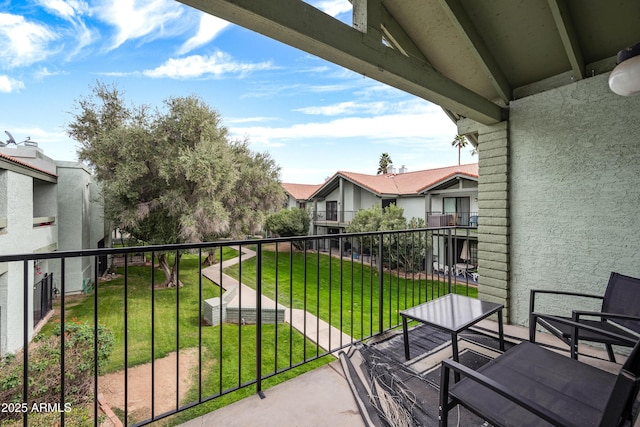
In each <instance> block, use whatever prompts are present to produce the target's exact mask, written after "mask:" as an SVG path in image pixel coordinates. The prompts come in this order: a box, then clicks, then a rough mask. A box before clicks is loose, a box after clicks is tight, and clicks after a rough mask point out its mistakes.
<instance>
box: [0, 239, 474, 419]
mask: <svg viewBox="0 0 640 427" xmlns="http://www.w3.org/2000/svg"><path fill="white" fill-rule="evenodd" d="M456 231H457V233H456ZM468 231H469V230H468V229H462V232H466V233H467V239H469V237H468V234H469V233H468ZM462 232H461V231H460V230H456V229H455V228H441V229H438V230H437V232H435V230H432V229H420V230H404V231H389V232H376V233H352V234H339V235H323V236H304V237H295V238H273V239H259V240H238V241H224V242H211V243H200V244H182V245H162V246H146V247H140V246H137V247H129V248H119V249H117V248H111V249H96V250H85V251H67V252H54V253H45V254H40V253H38V254H23V255H4V256H0V262H7V263H18V264H22V265H23V268H22V269H15V268H13V269H10V271H11V272H15V271H20V270H21V271H22V276H21V277H15V276H14V277H8V280H9V281H10V286H11V284H13V283H15V285H16V286H18V283H20V282H21V283H22V287H23V289H24V295H23V301H22V302H23V308H24V311H25V314H24V318H23V319H22V325H29V322H28V315H29V314H28V313H27V312H28V309H29V307H30V304H31V302H32V301H33V299H34V294H33V293H32V292H31V290H32V289H33V286H32V285H30V282H31V281H32V278H31V277H30V276H29V272H30V271H31V270H32V264H33V262H34V261H37V262H40V263H41V265H46V266H48V269H50V270H57V271H60V276H59V283H58V284H57V285H58V287H59V290H60V297H59V300H58V301H56V304H55V305H56V314H57V317H56V318H55V319H54V320H53V322H55V323H56V324H59V331H64V332H61V333H59V334H56V333H55V331H54V332H53V333H52V332H48V334H49V335H51V338H47V332H43V333H42V334H41V335H43V337H41V338H39V339H38V341H39V343H41V342H43V340H45V339H52V340H54V342H55V343H57V344H55V345H54V347H56V346H57V348H58V349H62V351H61V352H59V353H60V354H59V355H58V356H57V357H55V358H53V360H54V362H52V363H53V365H51V366H50V367H49V369H55V370H56V372H58V374H57V378H58V380H57V382H56V384H53V385H51V384H50V385H49V386H53V387H55V390H57V392H56V393H57V394H56V396H57V397H56V398H55V400H54V401H52V400H51V397H48V398H47V399H48V400H47V401H46V402H42V400H41V399H43V398H42V397H41V391H42V390H41V387H39V385H38V379H37V375H38V372H39V371H38V369H41V361H39V360H37V357H39V356H38V354H39V353H38V350H37V349H36V348H32V346H31V345H28V344H29V341H30V339H31V331H30V330H29V328H28V326H24V334H23V342H24V344H25V345H24V348H23V351H22V352H21V353H19V354H18V355H17V357H16V359H17V360H19V361H20V363H22V368H23V369H22V377H21V378H20V381H16V382H17V385H16V393H17V397H16V399H17V400H16V401H18V402H22V404H24V406H21V407H24V408H32V407H33V405H34V404H37V405H38V404H40V403H45V404H49V405H51V404H55V405H56V406H53V408H58V409H60V408H63V409H69V411H67V410H59V411H57V412H55V414H53V416H54V417H55V419H54V421H53V422H55V423H60V424H61V425H64V424H65V421H67V422H69V424H71V419H72V418H74V417H86V416H87V415H86V409H85V408H89V413H90V415H89V417H88V419H89V421H87V422H88V423H89V424H91V425H99V424H100V423H101V420H102V419H103V418H104V417H105V415H104V413H108V411H107V412H104V413H103V410H104V408H103V404H104V403H105V402H104V401H106V403H108V404H109V406H111V407H112V408H118V409H119V411H117V412H118V414H119V418H120V420H121V421H122V422H123V423H124V425H146V424H149V423H151V422H153V421H156V420H159V419H162V418H165V417H167V416H170V415H174V414H175V415H178V416H181V415H183V414H182V413H183V412H185V411H188V410H189V409H191V408H193V407H195V406H200V405H216V404H217V403H216V402H217V401H218V400H220V399H221V398H222V397H224V396H226V395H230V394H232V393H234V392H237V391H240V390H241V389H246V388H248V387H250V388H251V389H252V390H254V391H255V392H256V393H262V391H263V387H264V381H265V380H267V379H270V378H273V377H277V376H278V375H279V374H281V373H283V372H286V371H290V370H293V369H297V370H305V369H312V368H313V367H315V366H318V364H322V363H324V362H325V361H327V357H328V358H329V359H330V358H331V357H332V356H329V355H331V354H333V353H335V352H336V351H337V350H340V349H342V348H345V347H348V346H350V345H352V344H353V343H356V342H359V341H362V340H365V339H367V338H369V337H372V336H375V335H378V334H381V333H383V332H385V331H388V330H390V329H393V328H396V327H398V326H400V325H401V318H400V314H399V312H400V311H401V310H402V309H404V308H408V307H412V306H415V305H417V304H420V303H422V302H424V301H427V300H430V299H433V298H437V297H438V296H441V295H443V294H447V293H451V292H455V293H462V294H466V295H471V296H475V295H477V290H476V288H474V286H473V282H472V281H470V280H466V281H465V280H461V279H460V278H458V279H457V280H456V277H454V275H453V274H452V272H453V266H454V265H455V263H456V261H457V260H456V259H455V254H454V253H455V250H454V247H455V245H456V243H455V241H456V239H458V241H459V239H460V237H459V236H460V235H461V234H462ZM327 239H333V240H337V245H336V247H331V246H329V247H328V249H327V252H321V251H318V250H315V249H314V248H317V247H320V246H321V245H320V243H321V242H322V241H325V240H327ZM141 254H142V255H141ZM134 256H135V257H139V256H143V259H144V262H140V259H136V261H137V262H136V263H135V264H136V265H132V264H133V263H132V262H131V261H132V258H133V257H134ZM79 257H91V258H93V261H94V262H93V264H94V265H95V266H96V268H95V269H94V273H93V277H92V279H93V282H94V284H95V286H94V288H93V292H92V293H91V294H90V295H87V296H83V297H81V298H79V297H75V296H74V297H73V298H74V300H73V305H71V304H69V301H70V300H69V298H71V297H70V296H69V295H67V292H68V291H69V290H70V289H72V288H73V287H74V286H75V285H74V284H73V283H71V282H69V283H68V282H67V279H66V277H67V274H66V271H68V270H69V269H70V268H71V266H72V265H73V261H74V260H76V259H77V258H79ZM104 257H108V258H109V259H114V258H117V259H119V261H118V263H119V266H117V267H114V268H115V271H111V273H110V274H109V275H108V276H105V277H99V276H98V267H97V266H98V265H99V262H98V260H99V259H104ZM44 260H46V262H44ZM176 260H177V261H176ZM211 260H215V261H216V263H215V264H212V265H209V264H208V262H209V261H211ZM434 260H437V261H438V263H443V264H445V265H448V266H449V269H448V271H449V273H448V274H443V273H442V272H438V271H436V270H434V269H433V268H432V265H433V263H434ZM165 261H166V262H167V265H168V266H175V275H174V276H173V277H174V278H175V279H176V282H177V283H178V284H179V286H175V287H172V288H166V287H162V284H163V283H164V282H165V276H164V274H163V269H161V268H159V267H160V264H161V263H163V262H165ZM47 277H52V276H47ZM218 285H221V287H222V288H221V287H220V286H218ZM7 321H8V322H12V321H15V322H17V321H18V319H7ZM18 323H19V322H18ZM83 323H86V324H87V325H89V328H90V330H91V331H93V334H92V337H93V338H92V342H91V348H90V351H89V352H88V353H86V354H85V355H84V356H83V357H84V358H83V360H82V363H83V364H89V366H90V369H89V370H88V371H83V372H84V373H79V374H78V375H81V374H82V375H88V376H89V378H87V381H88V383H87V384H88V385H87V384H85V385H87V390H88V392H87V393H86V395H83V396H77V395H74V389H75V388H77V386H76V385H73V386H72V385H71V383H72V378H71V377H70V376H69V370H70V369H74V368H76V366H75V365H76V364H75V363H74V362H72V360H73V359H72V357H75V353H72V352H73V351H76V352H77V349H76V350H73V349H72V348H69V345H68V343H71V342H75V341H73V340H74V335H73V331H72V330H71V329H72V328H70V326H74V327H76V325H80V324H83ZM325 325H329V326H330V327H325ZM8 327H11V325H9V326H8ZM103 327H106V328H107V329H110V330H111V331H112V333H113V337H112V338H111V340H112V341H113V342H114V344H113V350H112V351H110V352H108V351H107V349H108V348H109V346H108V343H107V344H105V342H103V341H102V340H103V339H104V338H102V337H103V334H104V332H103ZM55 340H57V341H55ZM106 341H108V340H106ZM105 353H109V354H107V355H106V356H105ZM172 354H173V355H174V358H175V363H173V364H171V365H170V367H169V368H167V365H166V364H165V360H164V358H165V357H166V356H167V355H172ZM186 359H188V360H190V361H191V365H190V366H189V368H185V367H183V365H182V364H181V363H180V361H181V360H182V361H184V360H186ZM145 363H148V364H150V365H151V366H150V370H148V372H149V374H148V376H147V377H143V378H139V377H137V378H136V377H134V376H132V375H133V369H134V367H136V366H138V365H140V364H145ZM161 363H162V368H160V364H161ZM36 364H39V365H38V366H36ZM159 369H163V370H162V371H159ZM87 372H88V373H87ZM107 372H110V373H112V374H113V373H115V376H116V377H120V378H121V379H122V381H121V382H120V383H119V384H120V385H118V386H116V385H114V384H113V383H110V384H109V386H108V387H109V388H111V389H113V388H114V387H115V388H118V387H119V388H120V390H116V391H118V392H120V394H121V395H123V396H124V398H123V399H122V401H120V402H119V401H117V400H113V401H109V399H110V397H109V395H106V394H107V391H108V390H105V389H104V381H105V379H104V377H103V376H102V375H103V374H105V373H107ZM194 372H195V374H194ZM0 375H1V374H0ZM184 378H189V381H188V385H187V386H185V385H184V383H183V382H182V380H183V379H184ZM76 380H77V377H74V378H73V381H76ZM132 381H135V382H136V384H138V383H140V382H142V383H144V384H148V389H149V391H150V393H149V394H148V396H147V397H145V396H139V395H134V394H133V391H131V390H132V387H131V384H132V383H131V382H132ZM74 384H75V383H74ZM181 384H183V385H181ZM159 388H162V389H165V390H166V389H170V390H171V391H172V394H171V397H170V398H169V399H167V398H160V397H158V395H157V391H158V389H159ZM185 388H188V390H185ZM138 389H139V387H136V390H138ZM112 391H113V390H112ZM185 392H186V393H185ZM98 396H104V398H103V400H102V401H99V399H98ZM39 399H40V400H39ZM113 399H115V397H114V398H113ZM140 401H143V402H147V405H146V406H145V407H144V408H143V409H140V408H139V407H137V406H136V407H134V405H133V403H132V402H140ZM49 408H52V406H49ZM205 408H209V406H206V407H205ZM44 412H46V411H44ZM187 413H188V412H187ZM2 415H5V418H6V414H2ZM14 415H15V414H14ZM44 415H47V414H44ZM44 415H43V414H42V411H40V412H34V411H31V410H26V411H22V412H21V413H20V414H19V417H20V418H19V419H18V422H19V421H20V419H21V420H22V422H23V423H24V425H27V423H29V420H30V419H31V418H33V417H40V416H44ZM183 416H185V417H188V416H187V415H183ZM3 422H4V421H3V420H0V423H3Z"/></svg>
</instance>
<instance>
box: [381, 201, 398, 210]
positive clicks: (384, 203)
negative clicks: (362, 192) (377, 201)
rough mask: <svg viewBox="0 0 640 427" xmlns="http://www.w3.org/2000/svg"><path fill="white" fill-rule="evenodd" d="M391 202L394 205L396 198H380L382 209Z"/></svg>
mask: <svg viewBox="0 0 640 427" xmlns="http://www.w3.org/2000/svg"><path fill="white" fill-rule="evenodd" d="M391 204H393V205H395V204H396V199H382V209H384V208H386V207H387V206H389V205H391Z"/></svg>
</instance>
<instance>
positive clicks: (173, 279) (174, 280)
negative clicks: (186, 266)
mask: <svg viewBox="0 0 640 427" xmlns="http://www.w3.org/2000/svg"><path fill="white" fill-rule="evenodd" d="M180 257H181V254H180V253H178V254H177V255H176V257H175V261H174V263H173V265H172V266H171V267H169V261H168V260H167V255H166V254H159V255H158V264H159V266H160V268H161V269H162V271H163V272H164V277H165V279H164V282H163V283H162V285H160V286H161V287H163V288H173V287H174V286H180V287H182V286H184V284H183V283H182V282H180V281H179V280H178V268H177V267H178V263H179V262H180Z"/></svg>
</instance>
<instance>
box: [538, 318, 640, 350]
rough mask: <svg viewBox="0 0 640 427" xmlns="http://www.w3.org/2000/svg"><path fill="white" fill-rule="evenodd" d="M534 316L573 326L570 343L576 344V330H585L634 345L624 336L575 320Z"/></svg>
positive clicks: (633, 342)
mask: <svg viewBox="0 0 640 427" xmlns="http://www.w3.org/2000/svg"><path fill="white" fill-rule="evenodd" d="M534 314H535V315H536V316H537V317H538V318H540V319H551V320H553V321H554V322H558V323H564V324H565V325H569V326H573V333H572V334H571V342H576V339H575V338H576V336H577V335H578V329H583V330H586V331H590V332H594V333H598V334H601V335H605V336H607V337H610V338H614V339H617V340H621V341H626V342H628V343H629V344H631V345H633V344H635V343H636V341H633V340H630V339H629V337H626V336H623V335H619V334H616V333H614V332H609V331H605V330H603V329H600V328H596V327H593V326H590V325H585V324H584V323H580V322H577V321H575V320H569V319H565V318H562V317H557V316H552V315H549V314H540V313H534Z"/></svg>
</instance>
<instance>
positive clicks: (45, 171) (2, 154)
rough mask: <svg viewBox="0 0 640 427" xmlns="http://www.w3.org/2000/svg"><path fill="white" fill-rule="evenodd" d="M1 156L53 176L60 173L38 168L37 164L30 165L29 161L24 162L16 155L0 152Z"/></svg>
mask: <svg viewBox="0 0 640 427" xmlns="http://www.w3.org/2000/svg"><path fill="white" fill-rule="evenodd" d="M0 158H3V159H5V160H9V161H10V162H12V163H15V164H18V165H21V166H25V167H27V168H29V169H33V170H34V171H38V172H42V173H46V174H47V175H51V176H55V177H57V176H58V175H56V174H55V173H52V172H49V171H47V170H44V169H40V168H38V167H35V166H33V165H30V164H29V163H27V162H24V161H22V160H19V159H16V158H15V157H12V156H9V155H8V154H4V153H0Z"/></svg>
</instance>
